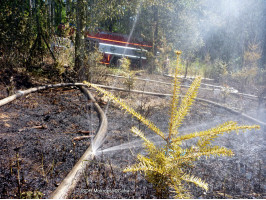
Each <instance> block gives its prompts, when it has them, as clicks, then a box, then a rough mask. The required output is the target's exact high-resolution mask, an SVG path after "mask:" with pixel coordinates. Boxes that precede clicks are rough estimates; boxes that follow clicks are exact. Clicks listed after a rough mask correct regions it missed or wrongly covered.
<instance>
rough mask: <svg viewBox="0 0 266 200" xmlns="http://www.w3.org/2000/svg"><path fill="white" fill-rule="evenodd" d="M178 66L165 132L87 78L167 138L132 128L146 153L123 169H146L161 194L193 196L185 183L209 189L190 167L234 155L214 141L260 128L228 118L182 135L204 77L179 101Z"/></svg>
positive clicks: (142, 170) (99, 89)
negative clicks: (158, 143) (159, 143)
mask: <svg viewBox="0 0 266 200" xmlns="http://www.w3.org/2000/svg"><path fill="white" fill-rule="evenodd" d="M180 53H181V52H177V55H178V59H179V55H180ZM178 63H179V61H178ZM179 70H180V67H179V64H177V67H176V70H175V79H174V88H173V97H172V101H171V104H170V106H171V110H170V119H169V122H168V123H169V132H168V134H166V133H164V132H162V131H161V130H160V129H159V128H158V127H156V125H155V124H154V123H152V122H151V121H149V120H148V119H146V118H145V117H143V116H142V115H141V114H139V113H137V112H136V111H135V110H134V109H132V108H130V107H129V106H127V105H126V104H125V103H124V102H123V101H122V100H121V99H118V98H116V97H115V96H114V95H112V94H111V93H109V92H107V91H105V90H103V89H101V88H99V87H97V86H96V85H94V84H91V83H88V82H85V83H86V84H87V85H88V86H91V87H93V88H95V89H96V90H98V91H99V92H100V93H102V94H104V95H105V96H106V97H108V98H110V99H111V100H113V101H114V102H116V103H117V104H118V105H119V106H120V107H121V109H124V110H126V111H127V112H129V113H130V114H131V115H133V116H135V117H136V118H137V119H138V120H140V121H141V122H142V123H143V124H145V125H146V126H147V127H148V128H149V129H151V130H152V131H153V132H154V133H155V134H157V135H159V136H160V137H161V139H162V140H164V141H165V145H164V146H163V147H161V146H156V145H155V144H154V143H153V142H152V141H150V140H149V139H148V138H147V137H146V136H145V135H144V133H142V132H141V131H140V130H139V129H138V128H136V127H133V128H132V129H131V131H132V132H133V133H134V134H135V135H137V136H139V137H140V138H141V139H143V141H144V146H145V149H146V151H147V155H145V156H144V155H141V154H139V155H138V156H137V160H138V162H137V163H136V164H135V165H133V166H130V167H127V168H126V169H125V170H124V172H142V173H144V175H145V177H146V179H147V180H148V181H149V182H151V183H152V184H153V185H154V187H155V189H156V191H157V196H158V197H159V198H165V197H168V195H169V192H174V193H175V197H176V198H191V196H190V194H189V191H188V189H187V187H186V183H193V184H195V185H197V186H199V187H201V188H202V189H204V190H206V191H207V190H208V184H207V183H205V182H204V181H203V180H201V179H200V178H199V177H196V176H194V175H192V174H190V173H189V168H191V167H192V166H193V165H194V163H195V161H197V160H198V159H200V158H201V157H205V158H206V159H207V158H210V157H211V156H233V152H232V151H231V150H230V149H227V148H225V147H220V146H214V145H212V143H211V142H212V141H213V140H214V139H215V138H217V137H218V136H219V135H221V134H224V133H230V132H231V131H236V132H237V133H238V132H239V131H240V130H247V129H248V130H250V129H258V128H259V126H257V125H254V126H238V125H237V123H236V122H226V123H224V124H221V125H218V126H216V127H214V128H212V129H209V130H206V131H201V132H194V133H190V134H186V135H180V134H179V132H178V128H179V127H180V125H181V124H182V122H183V120H184V119H185V117H186V115H187V114H188V112H189V110H190V108H191V106H192V104H193V101H194V99H195V98H196V95H197V91H198V88H199V86H200V82H201V78H199V77H198V78H196V79H195V80H194V82H193V83H192V85H191V86H190V88H189V89H188V91H187V93H186V95H185V97H183V98H182V100H181V102H180V101H179V95H180V82H179V80H178V79H177V76H178V73H179ZM191 139H197V141H196V142H195V143H193V144H192V145H191V146H189V147H185V146H184V145H183V143H184V142H185V141H187V140H191Z"/></svg>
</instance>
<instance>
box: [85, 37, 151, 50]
mask: <svg viewBox="0 0 266 200" xmlns="http://www.w3.org/2000/svg"><path fill="white" fill-rule="evenodd" d="M87 37H88V38H92V39H99V40H104V41H108V42H116V43H121V44H131V45H135V46H142V47H152V46H149V45H145V44H137V43H130V42H124V41H119V40H111V39H106V38H101V37H93V36H88V35H87Z"/></svg>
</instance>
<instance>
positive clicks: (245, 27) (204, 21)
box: [173, 0, 265, 62]
mask: <svg viewBox="0 0 266 200" xmlns="http://www.w3.org/2000/svg"><path fill="white" fill-rule="evenodd" d="M194 3H195V4H196V6H195V7H187V8H185V9H183V10H182V11H181V13H179V14H177V12H175V13H173V18H176V17H177V16H176V15H178V19H179V21H180V24H182V27H180V25H178V26H177V29H178V30H176V31H177V32H178V34H177V35H176V36H177V41H176V45H175V46H176V47H177V48H182V49H183V50H185V51H191V50H192V51H194V52H198V54H199V55H200V56H203V55H204V54H206V53H210V56H211V59H212V60H214V59H216V58H220V59H222V60H224V61H226V62H229V61H232V60H234V59H237V58H238V57H241V56H242V55H243V52H244V50H245V49H246V48H247V46H248V44H249V43H251V42H253V43H257V44H259V45H260V48H262V47H263V43H265V42H264V37H265V33H264V24H263V23H264V22H263V21H264V20H265V16H264V15H265V14H264V10H263V9H264V7H265V1H262V0H233V1H232V0H201V1H194ZM176 21H177V20H176ZM180 30H181V31H180Z"/></svg>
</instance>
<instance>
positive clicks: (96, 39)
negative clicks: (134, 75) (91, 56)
mask: <svg viewBox="0 0 266 200" xmlns="http://www.w3.org/2000/svg"><path fill="white" fill-rule="evenodd" d="M86 36H87V37H86V40H87V42H88V45H89V46H93V45H94V46H97V48H98V50H99V51H100V52H102V53H103V60H102V61H101V63H103V64H106V65H111V64H113V65H117V61H118V59H120V58H122V57H126V58H128V59H130V60H131V63H132V65H135V66H139V67H141V65H142V63H145V61H146V60H147V57H146V53H147V51H148V50H150V49H151V47H152V46H151V45H150V44H149V43H144V42H143V41H141V40H140V39H135V38H132V39H130V40H129V38H128V36H126V35H122V34H118V33H109V32H98V33H96V34H86ZM89 48H90V47H89Z"/></svg>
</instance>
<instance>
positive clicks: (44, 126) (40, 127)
mask: <svg viewBox="0 0 266 200" xmlns="http://www.w3.org/2000/svg"><path fill="white" fill-rule="evenodd" d="M29 129H47V126H46V125H45V124H43V125H40V126H33V127H25V128H21V129H18V131H19V132H21V131H25V130H29Z"/></svg>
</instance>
